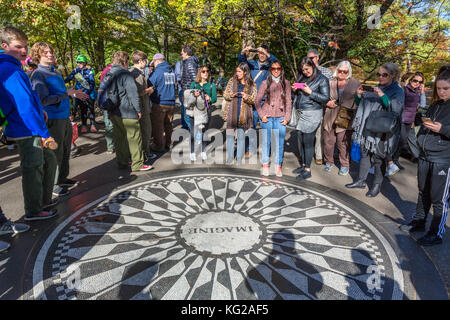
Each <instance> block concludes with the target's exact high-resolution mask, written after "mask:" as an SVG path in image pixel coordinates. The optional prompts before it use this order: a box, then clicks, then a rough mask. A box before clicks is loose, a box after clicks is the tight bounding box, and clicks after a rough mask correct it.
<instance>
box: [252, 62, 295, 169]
mask: <svg viewBox="0 0 450 320" xmlns="http://www.w3.org/2000/svg"><path fill="white" fill-rule="evenodd" d="M270 73H271V74H270V75H269V76H268V77H267V80H264V81H263V82H262V84H261V87H259V90H258V95H257V96H256V102H255V106H256V111H257V112H258V116H259V118H260V119H261V122H262V123H261V128H262V129H263V130H265V132H264V131H263V139H262V150H263V153H262V163H263V167H262V174H263V175H264V176H268V175H269V166H270V165H269V153H270V150H271V148H270V143H271V140H272V139H271V138H272V131H274V134H275V137H276V138H275V139H276V140H275V141H276V146H275V148H272V151H274V152H276V153H275V162H276V164H275V172H276V175H277V177H281V176H282V175H283V174H282V171H281V164H282V163H283V153H284V138H285V136H286V124H287V123H289V121H290V120H291V108H292V104H291V87H290V83H289V81H288V80H286V78H285V77H284V70H283V67H282V66H281V63H280V62H278V61H275V62H273V63H272V65H271V66H270ZM264 97H265V98H266V99H265V101H264V104H263V105H262V106H261V103H262V100H263V98H264ZM275 150H276V151H275Z"/></svg>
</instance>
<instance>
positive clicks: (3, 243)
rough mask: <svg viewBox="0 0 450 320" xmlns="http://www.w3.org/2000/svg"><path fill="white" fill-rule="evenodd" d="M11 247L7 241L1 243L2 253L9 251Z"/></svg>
mask: <svg viewBox="0 0 450 320" xmlns="http://www.w3.org/2000/svg"><path fill="white" fill-rule="evenodd" d="M9 247H10V245H9V243H8V242H5V241H0V252H4V251H6V250H8V249H9Z"/></svg>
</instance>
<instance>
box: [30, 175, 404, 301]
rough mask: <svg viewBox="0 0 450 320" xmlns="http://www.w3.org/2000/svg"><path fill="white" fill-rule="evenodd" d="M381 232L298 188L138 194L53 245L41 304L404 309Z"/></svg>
mask: <svg viewBox="0 0 450 320" xmlns="http://www.w3.org/2000/svg"><path fill="white" fill-rule="evenodd" d="M398 265H399V261H398V258H397V257H396V255H395V253H394V250H393V249H392V248H391V246H390V245H389V243H388V242H387V241H386V239H385V238H384V237H383V236H382V235H381V233H380V232H379V231H378V230H377V229H376V228H375V227H374V226H373V225H371V224H370V223H369V222H368V221H367V220H366V219H364V217H363V216H362V215H360V214H358V213H357V212H355V211H353V210H352V209H350V208H348V207H346V206H345V205H343V204H341V203H339V202H338V201H336V200H335V199H332V198H330V197H327V196H325V195H323V194H320V193H318V192H315V191H312V190H308V189H307V188H305V187H302V186H300V185H296V184H290V183H285V182H282V181H272V180H268V179H263V178H260V177H251V176H242V175H233V174H226V175H225V174H224V175H221V174H194V175H189V176H187V175H184V176H183V175H179V176H173V177H169V178H164V179H157V180H152V181H148V182H145V183H141V184H138V185H134V186H131V187H127V188H126V189H123V190H119V191H117V192H116V193H114V194H112V195H111V196H109V197H108V198H107V199H101V200H99V201H98V203H94V204H91V206H90V207H88V208H86V209H80V210H79V211H78V212H76V213H74V214H73V215H72V216H71V217H70V218H68V219H67V220H66V221H64V222H63V223H62V224H61V225H59V226H58V228H57V229H56V230H55V231H54V232H53V233H52V234H51V235H50V236H49V238H48V239H47V241H46V243H45V244H44V245H43V247H42V249H41V251H40V252H39V254H38V257H37V260H36V263H35V266H34V271H33V290H32V291H33V296H32V298H34V299H59V300H65V299H83V300H84V299H150V300H152V299H158V300H159V299H168V300H172V299H181V300H184V299H186V300H190V299H202V300H215V299H224V300H255V299H261V300H271V299H289V300H292V299H296V300H302V299H312V300H316V299H358V300H372V299H389V300H392V299H402V298H403V291H404V290H403V289H404V288H403V287H404V281H403V274H402V271H401V270H400V269H399V267H398Z"/></svg>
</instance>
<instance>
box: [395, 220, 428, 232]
mask: <svg viewBox="0 0 450 320" xmlns="http://www.w3.org/2000/svg"><path fill="white" fill-rule="evenodd" d="M399 229H400V230H402V231H404V232H416V231H425V221H424V220H412V221H411V222H410V223H408V224H403V225H401V226H400V227H399Z"/></svg>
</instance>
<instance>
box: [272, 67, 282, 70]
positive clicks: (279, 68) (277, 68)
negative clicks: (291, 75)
mask: <svg viewBox="0 0 450 320" xmlns="http://www.w3.org/2000/svg"><path fill="white" fill-rule="evenodd" d="M271 70H272V71H273V70H278V71H281V70H282V68H281V67H275V68H271Z"/></svg>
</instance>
